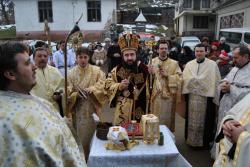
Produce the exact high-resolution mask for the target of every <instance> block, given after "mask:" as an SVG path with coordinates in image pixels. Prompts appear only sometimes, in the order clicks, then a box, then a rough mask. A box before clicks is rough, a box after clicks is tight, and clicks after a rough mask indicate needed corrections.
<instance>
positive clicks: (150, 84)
mask: <svg viewBox="0 0 250 167" xmlns="http://www.w3.org/2000/svg"><path fill="white" fill-rule="evenodd" d="M152 47H153V46H151V47H150V51H149V65H150V66H151V65H152V59H153V51H152ZM152 91H153V74H149V98H148V100H147V104H146V114H148V111H149V108H150V105H149V104H150V101H151V94H152Z"/></svg>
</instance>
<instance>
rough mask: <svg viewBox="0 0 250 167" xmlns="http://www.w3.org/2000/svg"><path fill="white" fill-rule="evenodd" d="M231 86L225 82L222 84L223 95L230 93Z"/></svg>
mask: <svg viewBox="0 0 250 167" xmlns="http://www.w3.org/2000/svg"><path fill="white" fill-rule="evenodd" d="M230 86H231V84H230V83H229V82H228V81H225V82H223V83H222V84H220V89H221V91H222V92H223V93H228V92H230Z"/></svg>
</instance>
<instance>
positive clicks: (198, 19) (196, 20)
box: [193, 16, 208, 29]
mask: <svg viewBox="0 0 250 167" xmlns="http://www.w3.org/2000/svg"><path fill="white" fill-rule="evenodd" d="M193 28H204V29H206V28H208V16H194V17H193Z"/></svg>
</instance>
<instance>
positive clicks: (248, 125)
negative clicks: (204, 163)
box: [214, 93, 250, 167]
mask: <svg viewBox="0 0 250 167" xmlns="http://www.w3.org/2000/svg"><path fill="white" fill-rule="evenodd" d="M249 101H250V93H248V94H247V95H246V96H245V97H244V98H243V99H242V100H241V101H239V102H238V103H237V104H236V105H235V106H234V107H233V108H231V109H230V110H229V111H228V112H227V115H226V116H225V117H224V118H223V119H222V121H221V124H220V126H219V132H220V133H219V135H218V136H217V138H216V142H217V145H216V160H215V162H214V167H224V166H225V167H234V166H235V167H246V166H249V164H250V159H249V156H250V103H249Z"/></svg>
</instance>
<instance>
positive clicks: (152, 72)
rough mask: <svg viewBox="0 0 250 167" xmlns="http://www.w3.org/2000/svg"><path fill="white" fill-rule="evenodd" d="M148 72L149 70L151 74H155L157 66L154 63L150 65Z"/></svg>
mask: <svg viewBox="0 0 250 167" xmlns="http://www.w3.org/2000/svg"><path fill="white" fill-rule="evenodd" d="M148 72H149V74H154V73H155V67H154V66H153V65H148Z"/></svg>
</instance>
